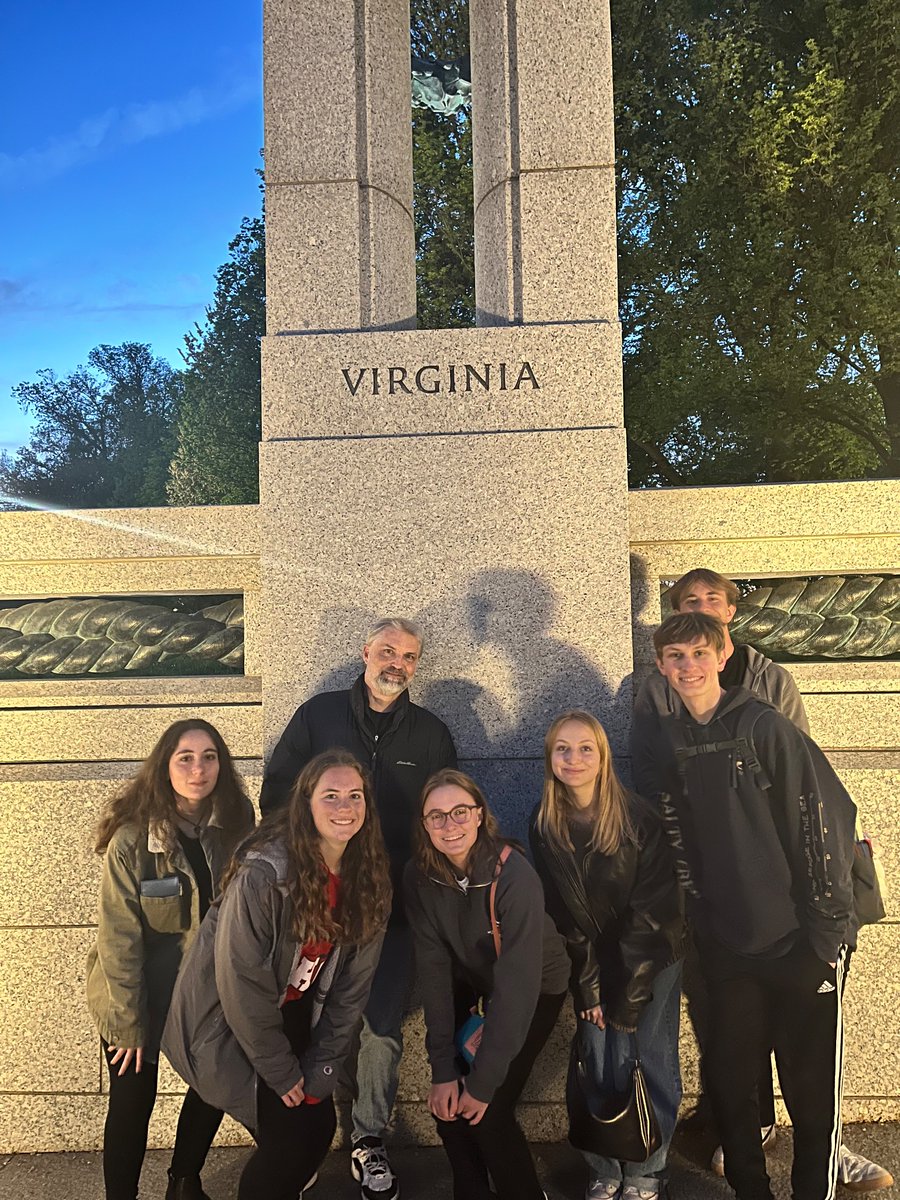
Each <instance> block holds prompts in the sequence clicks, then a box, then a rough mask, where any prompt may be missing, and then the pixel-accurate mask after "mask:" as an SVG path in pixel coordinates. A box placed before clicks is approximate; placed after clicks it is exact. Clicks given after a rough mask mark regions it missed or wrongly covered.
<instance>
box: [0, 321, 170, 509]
mask: <svg viewBox="0 0 900 1200" xmlns="http://www.w3.org/2000/svg"><path fill="white" fill-rule="evenodd" d="M179 393H180V377H179V375H178V373H177V372H175V371H173V370H172V368H171V366H170V365H169V364H168V363H167V362H165V361H164V360H163V359H161V358H154V357H153V355H152V353H151V351H150V347H149V346H144V345H141V344H139V343H137V342H124V343H123V344H122V345H121V346H97V347H96V348H95V349H93V350H92V351H91V352H90V354H89V355H88V360H87V366H79V367H76V369H75V370H74V371H73V372H72V373H71V375H67V376H65V377H64V378H62V379H60V378H57V376H56V374H55V372H53V371H51V370H44V371H38V374H37V379H36V380H34V381H32V382H26V383H20V384H19V385H18V386H17V387H15V388H13V395H14V396H15V397H16V399H17V400H18V402H19V404H20V405H21V406H22V408H23V409H25V411H26V412H28V413H30V414H31V415H32V417H33V418H34V426H33V428H32V432H31V435H30V438H29V440H28V443H27V444H26V445H25V446H23V447H21V449H19V450H18V451H17V453H16V455H15V457H11V456H9V455H4V456H3V459H2V462H0V492H3V493H4V494H5V496H6V497H9V498H12V499H13V500H16V499H22V500H31V501H35V502H38V503H49V504H55V505H65V506H67V507H76V508H110V507H119V508H121V507H123V506H131V505H136V506H143V505H156V504H165V503H166V472H167V468H168V463H169V458H170V456H171V451H172V445H173V440H172V421H173V417H174V412H175V406H176V404H177V401H178V396H179Z"/></svg>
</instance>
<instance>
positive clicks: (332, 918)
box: [222, 750, 391, 945]
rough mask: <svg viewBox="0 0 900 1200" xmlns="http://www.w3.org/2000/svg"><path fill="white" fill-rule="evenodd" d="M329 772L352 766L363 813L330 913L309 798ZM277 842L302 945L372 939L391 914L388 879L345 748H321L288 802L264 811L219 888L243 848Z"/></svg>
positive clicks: (367, 779) (377, 833) (365, 785)
mask: <svg viewBox="0 0 900 1200" xmlns="http://www.w3.org/2000/svg"><path fill="white" fill-rule="evenodd" d="M332 767H352V768H353V770H354V771H356V772H357V773H358V774H359V777H360V780H361V782H362V791H363V796H364V797H365V801H366V812H365V818H364V820H363V826H362V829H360V831H359V833H357V834H356V835H355V836H354V837H352V838H351V839H350V841H349V842H348V843H347V846H346V848H345V850H344V854H343V857H342V858H341V891H340V900H339V901H338V907H337V911H336V912H335V913H332V911H331V909H330V908H329V906H328V898H327V893H326V886H325V885H326V882H327V879H328V868H327V867H326V865H325V860H324V858H323V857H322V849H321V835H320V833H319V831H318V830H317V829H316V826H315V822H314V821H313V816H312V809H311V807H310V800H311V798H312V794H313V792H314V791H315V789H316V786H317V785H318V783H319V780H320V779H321V778H322V776H323V775H324V774H325V772H326V771H329V770H330V769H331V768H332ZM272 842H282V843H283V844H284V847H285V849H286V850H287V856H288V873H287V890H288V895H289V896H290V899H291V904H292V906H293V910H294V912H293V919H292V925H291V932H292V934H293V936H294V938H295V939H296V941H297V942H299V943H300V944H301V945H302V944H303V943H304V942H307V941H311V940H314V939H316V940H317V939H324V940H327V941H330V942H340V943H341V944H342V945H348V944H358V943H363V942H368V941H371V940H372V938H374V937H375V936H376V935H377V934H378V933H380V932H381V930H382V929H383V928H384V926H385V925H386V923H387V919H388V915H389V913H390V911H391V879H390V870H389V866H388V857H387V853H386V851H385V848H384V839H383V838H382V836H381V822H380V821H379V819H378V810H377V809H376V807H375V800H374V789H373V787H372V779H371V776H370V775H369V772H368V771H367V770H366V769H365V767H364V766H362V764H361V763H359V762H358V761H357V760H356V759H355V758H354V756H353V755H352V754H351V753H350V752H349V751H347V750H326V751H325V752H324V753H323V754H317V755H316V757H315V758H313V759H311V760H310V761H309V762H308V763H307V764H306V766H305V767H304V768H303V770H302V771H301V772H300V774H299V775H298V777H297V781H296V783H295V784H294V786H293V787H292V788H291V792H290V795H289V797H288V802H287V805H286V806H285V807H284V808H280V809H278V810H277V811H276V812H274V813H270V814H269V815H268V816H267V817H265V819H264V820H263V821H262V822H261V824H260V825H259V826H258V827H257V828H256V829H255V830H254V831H253V833H251V835H250V836H249V837H248V838H246V839H245V840H244V842H243V843H242V844H241V845H240V846H239V847H238V849H237V851H236V852H235V855H234V858H233V859H232V861H231V864H230V866H229V867H228V870H227V871H226V872H225V876H224V878H223V880H222V891H223V892H224V891H225V889H226V888H227V887H228V885H229V883H231V881H232V880H233V879H234V877H235V875H237V873H238V871H239V870H240V869H241V866H242V865H243V862H244V859H245V858H246V855H247V852H248V851H249V850H255V849H258V848H259V847H261V846H265V845H269V844H270V843H272Z"/></svg>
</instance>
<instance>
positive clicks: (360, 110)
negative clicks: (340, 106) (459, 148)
mask: <svg viewBox="0 0 900 1200" xmlns="http://www.w3.org/2000/svg"><path fill="white" fill-rule="evenodd" d="M367 7H368V0H356V3H355V5H354V14H353V19H354V23H355V32H356V53H357V57H356V176H357V181H358V202H359V328H360V329H369V328H371V327H372V325H373V324H374V320H373V296H372V269H373V264H372V212H371V204H372V196H371V191H370V189H369V178H370V171H369V40H368V36H367V33H368V28H367V21H366V17H367Z"/></svg>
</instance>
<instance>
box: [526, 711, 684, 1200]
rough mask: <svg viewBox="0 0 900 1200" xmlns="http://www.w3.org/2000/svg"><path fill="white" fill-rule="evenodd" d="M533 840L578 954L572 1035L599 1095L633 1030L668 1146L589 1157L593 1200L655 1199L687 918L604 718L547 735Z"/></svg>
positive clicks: (617, 1084)
mask: <svg viewBox="0 0 900 1200" xmlns="http://www.w3.org/2000/svg"><path fill="white" fill-rule="evenodd" d="M531 848H532V852H533V854H534V861H535V866H536V867H537V870H538V874H539V875H540V877H541V879H542V881H543V884H544V894H545V896H546V900H547V909H548V911H549V912H550V914H551V915H552V917H553V919H554V921H555V923H556V925H557V927H558V929H559V930H560V932H561V933H563V934H564V935H565V938H566V945H567V949H568V952H569V957H570V958H571V961H572V978H571V990H572V996H573V998H574V1001H575V1012H576V1016H577V1017H578V1027H577V1029H576V1033H575V1036H576V1038H580V1039H581V1047H582V1055H583V1060H584V1062H585V1065H586V1068H587V1070H588V1071H590V1072H591V1074H592V1075H593V1078H594V1083H595V1085H596V1087H597V1090H598V1091H599V1092H600V1093H601V1094H606V1093H616V1092H623V1091H625V1090H627V1087H628V1084H629V1082H630V1078H631V1070H632V1067H633V1064H634V1058H635V1037H634V1035H635V1033H637V1034H638V1035H639V1038H640V1056H641V1065H642V1067H643V1071H644V1076H645V1079H646V1081H647V1087H648V1090H649V1092H650V1097H651V1100H652V1102H653V1107H654V1111H655V1112H656V1116H657V1119H658V1121H659V1126H660V1133H661V1135H662V1145H661V1146H660V1147H659V1149H658V1150H656V1151H654V1153H653V1154H651V1156H650V1157H649V1158H648V1159H646V1160H645V1161H644V1162H642V1163H633V1162H624V1163H623V1162H619V1161H616V1160H614V1159H610V1158H602V1157H600V1156H599V1155H595V1154H587V1153H585V1155H584V1157H585V1158H586V1159H587V1163H588V1167H589V1169H590V1179H589V1182H588V1187H587V1191H586V1192H585V1200H614V1198H615V1200H654V1198H655V1197H657V1196H661V1195H662V1194H663V1189H664V1188H665V1182H664V1179H665V1167H666V1155H667V1152H668V1148H669V1142H670V1141H671V1138H672V1133H673V1132H674V1129H675V1120H676V1117H677V1115H678V1104H679V1101H680V1100H681V1075H680V1073H679V1067H678V1016H679V997H680V991H681V987H680V984H681V958H680V954H681V935H682V920H681V906H680V902H679V897H678V888H677V884H676V881H675V870H674V863H673V860H672V857H671V851H670V850H669V848H668V845H667V844H666V842H665V839H664V834H663V830H662V827H661V825H660V821H659V818H658V817H657V815H656V813H655V812H654V811H652V810H651V809H650V807H649V805H647V804H645V803H644V801H643V800H641V799H640V798H639V797H638V796H636V795H634V793H632V792H628V791H626V790H625V788H624V787H623V786H622V784H621V783H620V782H619V779H618V777H617V775H616V772H615V767H614V766H613V759H612V753H611V751H610V748H609V741H608V739H607V736H606V733H605V731H604V729H603V726H602V725H601V724H600V722H599V721H598V720H597V719H596V717H593V716H591V714H590V713H586V712H582V711H580V710H575V711H572V712H566V713H563V714H562V715H561V716H559V717H557V718H556V720H555V721H554V722H553V724H552V725H551V726H550V728H549V729H548V731H547V736H546V738H545V739H544V791H543V796H542V798H541V803H540V805H539V807H538V808H537V809H536V810H535V811H534V813H533V814H532V819H531Z"/></svg>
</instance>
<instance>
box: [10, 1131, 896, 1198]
mask: <svg viewBox="0 0 900 1200" xmlns="http://www.w3.org/2000/svg"><path fill="white" fill-rule="evenodd" d="M845 1138H846V1140H847V1142H848V1143H849V1144H850V1145H851V1146H852V1147H853V1149H854V1150H857V1151H859V1152H860V1153H863V1154H866V1155H868V1156H869V1157H870V1158H874V1159H876V1160H877V1161H878V1162H880V1163H882V1164H883V1165H884V1166H886V1167H888V1168H889V1169H890V1170H891V1171H893V1173H894V1175H896V1176H897V1177H898V1178H900V1125H854V1126H848V1127H847V1129H846V1131H845ZM711 1149H712V1147H711V1146H709V1145H708V1142H707V1140H706V1139H705V1138H702V1137H691V1136H689V1135H687V1134H679V1136H678V1138H677V1140H676V1145H675V1146H674V1147H673V1153H672V1159H671V1167H672V1178H671V1183H670V1197H671V1200H728V1197H730V1196H731V1195H732V1193H731V1191H730V1189H729V1188H728V1187H727V1185H726V1184H725V1183H724V1182H723V1181H722V1180H718V1179H716V1178H715V1176H713V1175H711V1174H710V1173H709V1172H708V1171H706V1170H705V1169H704V1167H705V1164H706V1163H707V1162H708V1161H709V1154H710V1152H711ZM534 1152H535V1157H536V1159H537V1163H538V1171H539V1173H540V1175H541V1178H542V1179H543V1181H544V1186H545V1187H546V1189H547V1194H548V1196H549V1198H550V1200H581V1197H582V1196H583V1191H584V1182H585V1176H584V1169H583V1167H582V1166H581V1162H580V1160H579V1158H578V1156H577V1155H576V1154H575V1152H574V1151H573V1150H571V1149H570V1148H569V1147H568V1146H565V1145H552V1146H551V1145H538V1146H535V1147H534ZM247 1153H248V1151H247V1150H244V1149H240V1150H234V1149H225V1150H214V1151H213V1153H212V1154H211V1156H210V1160H209V1163H208V1164H207V1169H206V1171H205V1173H204V1184H205V1188H206V1191H207V1192H208V1194H209V1196H210V1200H233V1198H234V1196H235V1195H236V1194H237V1180H238V1176H239V1175H240V1171H241V1166H242V1164H243V1162H244V1160H245V1158H246V1156H247ZM391 1157H392V1160H393V1162H394V1165H395V1167H396V1169H397V1172H398V1174H399V1175H400V1178H401V1180H402V1183H403V1200H451V1188H450V1175H449V1170H448V1168H447V1162H446V1159H445V1158H444V1153H443V1151H442V1150H440V1149H398V1150H395V1151H394V1152H393V1153H392V1156H391ZM168 1161H169V1153H168V1151H164V1150H154V1151H151V1152H150V1153H149V1154H148V1155H147V1161H146V1164H145V1166H144V1175H143V1187H142V1188H141V1198H142V1200H163V1196H164V1195H165V1173H166V1167H167V1165H168ZM347 1164H348V1156H347V1153H346V1152H345V1151H335V1152H334V1153H332V1154H330V1155H329V1157H328V1159H327V1160H326V1162H325V1165H324V1166H323V1168H322V1171H321V1172H320V1177H319V1182H318V1183H317V1184H316V1186H315V1188H314V1189H313V1190H312V1192H310V1193H309V1195H310V1200H358V1197H359V1191H358V1188H357V1187H356V1185H355V1184H354V1183H353V1181H352V1179H351V1178H350V1172H349V1169H348V1165H347ZM769 1164H770V1167H769V1169H770V1172H771V1174H772V1177H773V1179H774V1181H775V1192H776V1195H777V1197H778V1200H789V1197H790V1187H789V1184H788V1178H787V1173H788V1170H789V1166H790V1131H785V1132H783V1133H782V1132H781V1131H779V1139H778V1144H777V1145H776V1148H775V1151H774V1153H773V1154H772V1155H771V1156H770V1158H769ZM877 1194H878V1196H880V1197H882V1198H883V1200H900V1186H897V1185H895V1186H894V1187H892V1188H888V1189H886V1190H884V1191H881V1192H879V1193H877ZM102 1196H103V1187H102V1182H101V1166H100V1155H99V1154H13V1155H8V1156H6V1157H0V1200H102ZM850 1196H851V1193H850V1192H849V1191H847V1190H846V1189H845V1188H838V1198H839V1200H841V1198H842V1197H843V1198H844V1200H849V1197H850Z"/></svg>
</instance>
